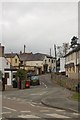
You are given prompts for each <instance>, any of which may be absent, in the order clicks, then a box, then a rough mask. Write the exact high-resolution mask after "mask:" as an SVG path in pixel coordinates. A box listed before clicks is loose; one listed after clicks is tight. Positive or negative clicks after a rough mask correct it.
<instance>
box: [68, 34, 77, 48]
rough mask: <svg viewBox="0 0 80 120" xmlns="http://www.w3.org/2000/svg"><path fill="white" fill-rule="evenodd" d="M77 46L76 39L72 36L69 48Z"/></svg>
mask: <svg viewBox="0 0 80 120" xmlns="http://www.w3.org/2000/svg"><path fill="white" fill-rule="evenodd" d="M76 45H78V38H77V37H75V36H73V38H72V39H71V46H70V47H71V48H75V46H76Z"/></svg>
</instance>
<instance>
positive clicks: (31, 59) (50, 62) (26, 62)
mask: <svg viewBox="0 0 80 120" xmlns="http://www.w3.org/2000/svg"><path fill="white" fill-rule="evenodd" d="M19 58H20V68H24V69H25V70H27V71H33V72H34V73H35V74H42V73H45V72H50V71H53V70H54V69H55V58H53V57H52V56H49V55H46V54H42V53H36V54H33V53H21V54H19Z"/></svg>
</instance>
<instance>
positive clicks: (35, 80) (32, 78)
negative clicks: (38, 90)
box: [30, 75, 40, 85]
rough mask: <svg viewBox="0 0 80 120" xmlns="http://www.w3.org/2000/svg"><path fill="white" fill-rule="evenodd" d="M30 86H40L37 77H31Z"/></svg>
mask: <svg viewBox="0 0 80 120" xmlns="http://www.w3.org/2000/svg"><path fill="white" fill-rule="evenodd" d="M30 85H40V81H39V77H38V76H36V75H35V76H31V79H30Z"/></svg>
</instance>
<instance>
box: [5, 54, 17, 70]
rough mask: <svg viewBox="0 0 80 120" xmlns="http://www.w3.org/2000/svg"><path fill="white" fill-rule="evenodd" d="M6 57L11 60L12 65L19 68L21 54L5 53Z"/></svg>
mask: <svg viewBox="0 0 80 120" xmlns="http://www.w3.org/2000/svg"><path fill="white" fill-rule="evenodd" d="M5 58H6V59H7V60H8V61H9V63H10V64H11V66H12V67H14V68H16V69H18V68H19V56H18V54H17V53H5Z"/></svg>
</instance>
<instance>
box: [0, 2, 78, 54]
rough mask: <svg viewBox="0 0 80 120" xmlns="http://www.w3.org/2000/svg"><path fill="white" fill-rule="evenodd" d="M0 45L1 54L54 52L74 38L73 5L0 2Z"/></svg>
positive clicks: (75, 29)
mask: <svg viewBox="0 0 80 120" xmlns="http://www.w3.org/2000/svg"><path fill="white" fill-rule="evenodd" d="M0 8H2V9H1V10H0V19H2V28H0V31H1V32H0V38H2V39H0V42H1V43H2V44H3V45H4V46H5V52H19V51H23V46H24V44H25V45H26V52H33V53H36V52H41V53H47V54H49V53H50V48H51V49H52V54H53V53H54V49H53V46H54V44H56V45H57V46H58V45H62V44H63V43H65V42H70V40H71V38H72V37H73V36H78V3H77V2H2V3H1V4H0Z"/></svg>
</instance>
